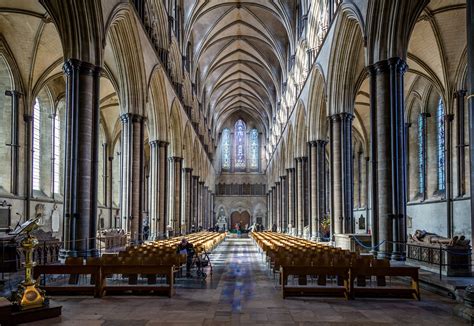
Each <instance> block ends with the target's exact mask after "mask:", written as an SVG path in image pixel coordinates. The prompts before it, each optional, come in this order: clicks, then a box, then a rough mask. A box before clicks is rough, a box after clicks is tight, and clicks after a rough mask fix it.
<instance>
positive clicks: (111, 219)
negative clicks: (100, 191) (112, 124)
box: [107, 153, 117, 228]
mask: <svg viewBox="0 0 474 326" xmlns="http://www.w3.org/2000/svg"><path fill="white" fill-rule="evenodd" d="M107 159H108V160H109V165H108V170H107V175H108V176H109V177H108V178H107V181H108V183H107V188H108V189H109V192H108V193H107V194H108V197H107V206H108V207H109V208H110V209H109V224H110V227H111V228H116V227H117V225H116V223H117V221H116V220H115V217H114V210H113V206H114V199H113V198H114V197H113V195H114V192H113V187H112V185H113V184H114V175H113V163H114V156H113V154H112V153H111V155H110V156H108V155H107Z"/></svg>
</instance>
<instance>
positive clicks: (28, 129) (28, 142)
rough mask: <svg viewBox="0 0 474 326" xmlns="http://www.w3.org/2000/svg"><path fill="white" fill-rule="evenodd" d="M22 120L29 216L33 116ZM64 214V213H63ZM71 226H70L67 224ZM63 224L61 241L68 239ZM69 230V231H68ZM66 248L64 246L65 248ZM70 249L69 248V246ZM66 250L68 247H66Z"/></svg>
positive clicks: (27, 213) (26, 204)
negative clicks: (23, 124)
mask: <svg viewBox="0 0 474 326" xmlns="http://www.w3.org/2000/svg"><path fill="white" fill-rule="evenodd" d="M23 122H24V123H25V152H24V153H25V162H24V164H23V165H24V171H25V180H24V183H23V186H24V187H25V191H24V193H25V195H26V200H25V202H24V212H25V216H31V214H30V208H31V196H32V191H33V190H32V187H33V182H32V176H33V149H32V147H33V131H32V128H33V116H31V115H28V114H24V115H23ZM64 177H66V174H64ZM64 216H65V215H64ZM64 216H63V220H64V223H66V219H65V218H64ZM69 227H71V226H69ZM66 230H67V229H66V228H65V226H63V239H62V240H63V241H66V240H65V239H66V238H68V239H70V234H69V233H70V232H71V231H67V232H66ZM68 232H69V233H68ZM65 249H66V248H65ZM69 249H70V248H69ZM66 250H68V249H66Z"/></svg>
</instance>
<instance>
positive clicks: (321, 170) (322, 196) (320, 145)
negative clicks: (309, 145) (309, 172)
mask: <svg viewBox="0 0 474 326" xmlns="http://www.w3.org/2000/svg"><path fill="white" fill-rule="evenodd" d="M327 143H328V142H327V141H326V140H317V141H316V192H317V195H316V197H317V198H316V226H315V227H314V228H313V230H315V234H316V239H315V240H316V241H320V240H321V238H322V233H321V222H322V220H323V218H324V215H325V214H326V187H327V185H326V145H327Z"/></svg>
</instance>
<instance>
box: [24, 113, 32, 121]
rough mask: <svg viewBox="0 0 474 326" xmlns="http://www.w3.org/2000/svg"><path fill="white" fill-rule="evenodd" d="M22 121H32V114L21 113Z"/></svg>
mask: <svg viewBox="0 0 474 326" xmlns="http://www.w3.org/2000/svg"><path fill="white" fill-rule="evenodd" d="M23 121H24V122H26V123H29V122H32V121H33V116H32V115H29V114H23Z"/></svg>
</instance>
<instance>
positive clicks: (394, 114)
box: [369, 58, 406, 259]
mask: <svg viewBox="0 0 474 326" xmlns="http://www.w3.org/2000/svg"><path fill="white" fill-rule="evenodd" d="M405 70H406V64H405V62H404V61H403V60H402V59H400V58H391V59H388V60H383V61H380V62H377V63H375V64H374V65H372V66H370V67H369V73H370V78H371V83H370V88H371V89H370V93H371V108H370V114H371V117H370V123H371V135H372V137H371V146H372V148H371V154H372V155H375V157H376V158H375V159H373V160H374V161H373V166H372V171H375V172H376V173H372V175H373V178H374V179H373V180H372V189H371V195H372V207H373V218H372V220H373V225H372V230H378V234H377V233H376V232H374V233H373V243H374V244H376V243H379V242H381V241H384V240H385V242H384V243H383V244H382V245H381V246H380V252H379V256H380V257H384V258H392V259H403V256H404V251H405V246H404V245H403V243H404V242H405V241H406V239H405V237H406V236H405V232H406V231H405V230H406V229H405V223H406V161H405V160H406V158H405V155H406V154H405V146H406V142H405V130H404V111H405V106H404V98H403V96H404V94H403V74H404V72H405ZM391 241H394V242H396V243H397V245H393V244H392V243H391Z"/></svg>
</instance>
